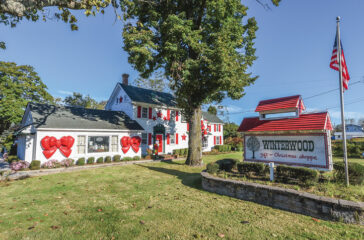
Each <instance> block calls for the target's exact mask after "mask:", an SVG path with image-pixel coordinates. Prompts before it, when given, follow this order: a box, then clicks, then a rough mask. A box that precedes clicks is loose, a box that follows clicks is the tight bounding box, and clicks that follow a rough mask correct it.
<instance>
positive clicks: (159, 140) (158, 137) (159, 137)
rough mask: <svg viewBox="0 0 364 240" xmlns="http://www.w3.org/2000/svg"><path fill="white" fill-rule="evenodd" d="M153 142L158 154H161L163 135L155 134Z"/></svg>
mask: <svg viewBox="0 0 364 240" xmlns="http://www.w3.org/2000/svg"><path fill="white" fill-rule="evenodd" d="M155 140H156V142H157V144H158V152H159V153H160V152H163V134H156V135H155Z"/></svg>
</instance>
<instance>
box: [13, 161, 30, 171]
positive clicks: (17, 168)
mask: <svg viewBox="0 0 364 240" xmlns="http://www.w3.org/2000/svg"><path fill="white" fill-rule="evenodd" d="M29 165H30V164H29V163H28V162H26V161H17V162H15V161H13V162H12V163H11V164H10V168H11V170H14V171H20V170H24V169H26V168H28V167H29Z"/></svg>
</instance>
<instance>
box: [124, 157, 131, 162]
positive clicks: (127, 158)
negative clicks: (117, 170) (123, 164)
mask: <svg viewBox="0 0 364 240" xmlns="http://www.w3.org/2000/svg"><path fill="white" fill-rule="evenodd" d="M131 160H133V158H131V157H124V158H123V161H131Z"/></svg>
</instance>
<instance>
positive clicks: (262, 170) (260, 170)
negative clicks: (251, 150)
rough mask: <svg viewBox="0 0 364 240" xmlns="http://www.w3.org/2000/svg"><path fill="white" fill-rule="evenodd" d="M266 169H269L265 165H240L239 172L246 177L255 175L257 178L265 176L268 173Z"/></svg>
mask: <svg viewBox="0 0 364 240" xmlns="http://www.w3.org/2000/svg"><path fill="white" fill-rule="evenodd" d="M266 169H269V168H268V167H267V166H266V165H265V164H264V163H250V162H242V163H238V171H239V173H241V174H244V175H246V174H250V173H254V174H255V175H257V176H264V175H265V174H266V173H267V170H266Z"/></svg>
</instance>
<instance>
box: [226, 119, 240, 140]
mask: <svg viewBox="0 0 364 240" xmlns="http://www.w3.org/2000/svg"><path fill="white" fill-rule="evenodd" d="M238 128H239V126H238V125H237V124H235V123H226V124H224V139H226V138H228V137H237V136H238V135H239V134H238Z"/></svg>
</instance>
